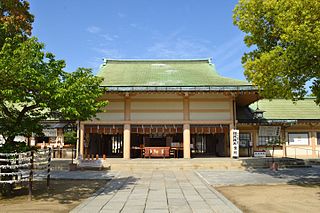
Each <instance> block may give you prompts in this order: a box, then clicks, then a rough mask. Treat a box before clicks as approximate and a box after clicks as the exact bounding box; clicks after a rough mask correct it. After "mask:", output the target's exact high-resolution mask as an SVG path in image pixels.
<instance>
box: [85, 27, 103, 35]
mask: <svg viewBox="0 0 320 213" xmlns="http://www.w3.org/2000/svg"><path fill="white" fill-rule="evenodd" d="M87 31H88V32H89V33H92V34H97V33H100V32H101V28H100V27H97V26H90V27H88V28H87Z"/></svg>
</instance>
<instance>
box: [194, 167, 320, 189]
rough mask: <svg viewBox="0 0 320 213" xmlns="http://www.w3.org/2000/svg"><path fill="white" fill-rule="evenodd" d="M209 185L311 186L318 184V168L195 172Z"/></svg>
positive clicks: (319, 177)
mask: <svg viewBox="0 0 320 213" xmlns="http://www.w3.org/2000/svg"><path fill="white" fill-rule="evenodd" d="M196 173H197V174H198V175H199V176H200V177H202V178H203V179H204V180H205V181H206V182H207V183H208V184H209V185H212V186H221V185H265V184H281V183H283V184H284V183H295V184H311V183H320V167H319V166H313V167H311V168H294V169H293V168H292V169H289V168H287V169H280V170H279V171H272V170H270V169H256V170H249V171H215V170H205V171H196Z"/></svg>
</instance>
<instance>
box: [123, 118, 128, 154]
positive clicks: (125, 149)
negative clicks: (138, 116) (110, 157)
mask: <svg viewBox="0 0 320 213" xmlns="http://www.w3.org/2000/svg"><path fill="white" fill-rule="evenodd" d="M123 158H124V159H130V124H125V125H124V130H123Z"/></svg>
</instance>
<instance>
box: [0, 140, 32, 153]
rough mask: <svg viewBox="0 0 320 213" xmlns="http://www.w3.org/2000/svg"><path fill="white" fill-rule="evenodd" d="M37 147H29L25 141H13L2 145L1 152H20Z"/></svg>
mask: <svg viewBox="0 0 320 213" xmlns="http://www.w3.org/2000/svg"><path fill="white" fill-rule="evenodd" d="M35 149H36V147H29V146H28V145H27V144H26V143H24V142H13V143H5V144H4V145H2V146H1V147H0V152H1V153H15V152H17V153H20V152H27V151H30V150H35Z"/></svg>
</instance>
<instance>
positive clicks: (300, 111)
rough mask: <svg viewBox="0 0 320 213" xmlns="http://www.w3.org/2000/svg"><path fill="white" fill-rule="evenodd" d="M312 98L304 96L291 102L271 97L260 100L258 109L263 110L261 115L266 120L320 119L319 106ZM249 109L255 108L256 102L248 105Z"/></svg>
mask: <svg viewBox="0 0 320 213" xmlns="http://www.w3.org/2000/svg"><path fill="white" fill-rule="evenodd" d="M314 100H315V99H314V98H306V99H304V100H299V101H297V102H295V103H293V102H292V101H291V100H284V99H273V100H272V101H269V100H260V101H259V103H258V104H259V109H261V110H264V111H265V112H264V113H263V117H264V118H265V119H268V120H277V119H279V120H282V119H287V120H289V119H292V120H301V119H302V120H304V119H307V120H308V119H320V107H319V106H317V105H316V103H315V102H314ZM249 107H250V108H251V110H255V109H256V108H257V103H253V104H251V105H250V106H249Z"/></svg>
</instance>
